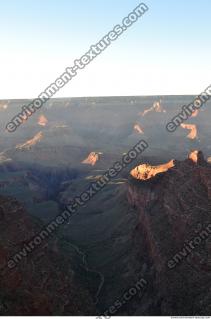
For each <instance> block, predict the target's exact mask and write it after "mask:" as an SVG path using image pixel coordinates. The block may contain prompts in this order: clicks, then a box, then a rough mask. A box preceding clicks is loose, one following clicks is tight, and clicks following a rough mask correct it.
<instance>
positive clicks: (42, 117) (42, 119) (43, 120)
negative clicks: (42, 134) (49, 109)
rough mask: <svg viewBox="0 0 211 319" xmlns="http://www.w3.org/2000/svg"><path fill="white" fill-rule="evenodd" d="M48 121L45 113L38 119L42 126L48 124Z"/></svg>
mask: <svg viewBox="0 0 211 319" xmlns="http://www.w3.org/2000/svg"><path fill="white" fill-rule="evenodd" d="M47 123H48V120H47V118H46V117H45V116H44V115H40V117H39V120H38V124H39V125H40V126H46V125H47Z"/></svg>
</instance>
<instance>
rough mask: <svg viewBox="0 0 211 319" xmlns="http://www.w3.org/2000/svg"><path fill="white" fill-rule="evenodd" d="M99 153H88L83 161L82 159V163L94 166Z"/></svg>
mask: <svg viewBox="0 0 211 319" xmlns="http://www.w3.org/2000/svg"><path fill="white" fill-rule="evenodd" d="M99 155H100V154H99V153H96V152H91V153H90V154H89V155H88V157H87V158H86V159H85V160H84V161H82V164H88V165H92V166H94V165H95V164H96V163H97V161H98V160H99V158H100V156H99Z"/></svg>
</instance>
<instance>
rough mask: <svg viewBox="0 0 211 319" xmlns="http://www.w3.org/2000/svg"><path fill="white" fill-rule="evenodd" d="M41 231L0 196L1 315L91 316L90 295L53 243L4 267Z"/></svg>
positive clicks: (17, 206)
mask: <svg viewBox="0 0 211 319" xmlns="http://www.w3.org/2000/svg"><path fill="white" fill-rule="evenodd" d="M40 229H41V226H40V225H39V226H38V225H36V224H35V223H34V221H33V220H32V219H31V217H29V215H28V214H27V213H26V212H25V210H24V208H23V207H22V205H21V204H20V203H19V202H17V201H16V200H14V199H12V198H5V197H0V314H1V315H91V314H94V313H95V309H94V306H93V303H92V300H91V298H90V296H89V293H88V292H87V291H86V289H84V288H82V287H81V285H80V284H79V283H78V282H77V280H76V279H75V275H74V271H73V270H72V269H71V264H70V261H69V260H66V259H65V256H64V255H63V254H62V251H61V249H60V247H59V244H58V242H57V241H56V240H54V239H52V240H51V241H50V243H47V242H45V243H44V244H43V245H42V246H41V247H39V248H38V249H37V250H36V251H35V252H34V253H33V254H31V255H29V256H28V257H27V258H23V260H22V261H21V262H20V264H18V265H17V267H16V268H14V269H9V268H8V267H7V262H8V260H9V259H10V257H11V256H13V255H14V254H16V253H17V252H18V251H19V249H21V248H22V247H23V244H24V243H27V242H28V241H29V240H30V239H31V238H32V237H33V236H34V235H35V234H36V233H37V232H38V231H39V230H40Z"/></svg>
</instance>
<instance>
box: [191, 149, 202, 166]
mask: <svg viewBox="0 0 211 319" xmlns="http://www.w3.org/2000/svg"><path fill="white" fill-rule="evenodd" d="M188 159H190V160H191V161H192V162H194V163H196V164H202V163H204V162H205V160H204V155H203V153H202V152H201V151H198V150H195V151H192V152H191V153H190V154H189V155H188Z"/></svg>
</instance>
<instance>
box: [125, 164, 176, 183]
mask: <svg viewBox="0 0 211 319" xmlns="http://www.w3.org/2000/svg"><path fill="white" fill-rule="evenodd" d="M172 167H174V160H171V161H170V162H168V163H166V164H161V165H157V166H151V165H149V164H142V165H139V166H137V167H135V168H134V169H132V171H131V172H130V174H131V176H133V177H134V178H135V179H139V180H148V179H150V178H152V177H154V176H156V175H157V174H159V173H164V172H166V171H168V170H169V169H170V168H172Z"/></svg>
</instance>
